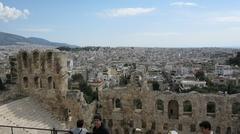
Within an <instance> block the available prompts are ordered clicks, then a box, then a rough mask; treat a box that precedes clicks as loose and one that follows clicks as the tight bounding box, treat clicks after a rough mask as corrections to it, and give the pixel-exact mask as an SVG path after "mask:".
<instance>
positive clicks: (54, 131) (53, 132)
mask: <svg viewBox="0 0 240 134" xmlns="http://www.w3.org/2000/svg"><path fill="white" fill-rule="evenodd" d="M1 128H9V129H10V130H11V131H10V133H9V134H17V132H16V133H14V129H23V130H24V131H26V130H37V131H45V132H50V133H49V134H59V133H61V134H62V133H64V134H70V131H69V130H58V129H55V128H52V129H46V128H34V127H20V126H8V125H0V130H1ZM26 133H27V131H26ZM29 133H31V132H29Z"/></svg>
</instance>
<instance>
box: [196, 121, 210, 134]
mask: <svg viewBox="0 0 240 134" xmlns="http://www.w3.org/2000/svg"><path fill="white" fill-rule="evenodd" d="M199 127H200V128H201V131H202V134H213V131H212V130H211V124H210V123H209V122H208V121H203V122H201V123H200V124H199Z"/></svg>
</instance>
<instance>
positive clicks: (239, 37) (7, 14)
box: [0, 0, 240, 47]
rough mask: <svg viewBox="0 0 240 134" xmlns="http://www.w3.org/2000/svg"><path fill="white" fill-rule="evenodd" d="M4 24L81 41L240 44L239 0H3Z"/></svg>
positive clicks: (0, 1)
mask: <svg viewBox="0 0 240 134" xmlns="http://www.w3.org/2000/svg"><path fill="white" fill-rule="evenodd" d="M0 28H1V29H0V31H2V32H9V33H14V34H19V35H23V36H26V37H30V36H34V37H41V38H45V39H48V40H50V41H56V42H64V43H70V44H75V45H80V46H87V45H97V46H112V47H115V46H140V47H149V46H152V47H206V46H211V47H222V46H226V47H229V46H233V47H240V1H239V0H0Z"/></svg>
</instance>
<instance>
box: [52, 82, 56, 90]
mask: <svg viewBox="0 0 240 134" xmlns="http://www.w3.org/2000/svg"><path fill="white" fill-rule="evenodd" d="M53 89H56V84H55V82H54V81H53Z"/></svg>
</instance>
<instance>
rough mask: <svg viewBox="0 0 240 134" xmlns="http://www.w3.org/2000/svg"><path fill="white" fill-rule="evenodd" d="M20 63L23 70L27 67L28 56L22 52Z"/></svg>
mask: <svg viewBox="0 0 240 134" xmlns="http://www.w3.org/2000/svg"><path fill="white" fill-rule="evenodd" d="M22 61H23V66H24V67H25V68H27V67H28V54H27V52H26V51H24V52H22Z"/></svg>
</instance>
